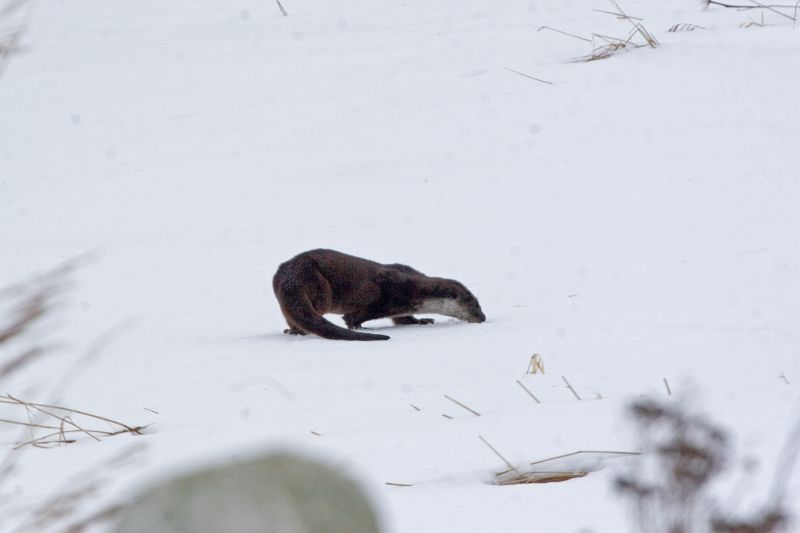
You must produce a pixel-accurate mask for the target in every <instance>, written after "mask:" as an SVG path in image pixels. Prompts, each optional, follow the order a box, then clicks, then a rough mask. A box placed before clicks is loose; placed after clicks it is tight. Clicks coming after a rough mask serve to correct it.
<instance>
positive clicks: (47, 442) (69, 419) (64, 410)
mask: <svg viewBox="0 0 800 533" xmlns="http://www.w3.org/2000/svg"><path fill="white" fill-rule="evenodd" d="M0 404H6V405H13V406H16V407H19V408H20V410H21V411H23V412H24V413H25V414H26V416H27V418H28V420H27V421H25V420H9V419H0V423H1V424H10V425H17V426H23V427H25V428H28V429H29V430H30V434H29V437H30V438H28V439H27V440H22V441H21V442H18V443H17V444H16V445H15V449H19V448H22V447H23V446H33V447H36V448H51V447H53V446H59V445H61V444H72V443H74V442H76V440H77V439H76V437H79V436H80V435H84V436H86V437H89V438H91V439H94V440H97V441H99V440H100V439H101V438H103V437H112V436H114V435H121V434H123V433H130V434H132V435H141V434H142V431H143V430H144V429H145V427H146V426H128V425H127V424H123V423H122V422H117V421H116V420H112V419H110V418H106V417H104V416H99V415H94V414H91V413H87V412H86V411H79V410H77V409H71V408H68V407H61V406H58V405H45V404H40V403H32V402H26V401H23V400H20V399H19V398H14V397H13V396H11V395H10V394H7V395H6V396H3V397H0ZM79 422H80V423H79ZM89 423H94V424H97V423H102V424H103V425H104V426H105V427H104V428H102V429H101V428H97V427H96V426H94V427H92V426H89V425H88V424H89ZM40 430H46V431H45V432H43V433H44V434H40V435H36V433H37V432H38V431H40Z"/></svg>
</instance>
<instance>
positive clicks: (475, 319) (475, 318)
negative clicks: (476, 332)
mask: <svg viewBox="0 0 800 533" xmlns="http://www.w3.org/2000/svg"><path fill="white" fill-rule="evenodd" d="M467 322H472V323H474V324H480V323H481V322H486V315H484V314H483V311H478V312H477V313H475V314H474V315H472V316H471V317H470V318H469V320H467Z"/></svg>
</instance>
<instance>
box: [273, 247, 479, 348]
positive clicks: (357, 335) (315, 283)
mask: <svg viewBox="0 0 800 533" xmlns="http://www.w3.org/2000/svg"><path fill="white" fill-rule="evenodd" d="M272 288H273V289H274V291H275V296H276V297H277V299H278V303H279V304H280V306H281V312H283V316H284V317H285V318H286V322H287V323H288V324H289V329H287V330H284V333H288V334H291V335H306V334H308V333H314V334H316V335H319V336H320V337H324V338H326V339H337V340H348V341H378V340H388V339H389V337H388V336H386V335H378V334H375V333H364V332H361V331H353V330H356V329H360V328H361V324H363V323H364V322H367V321H368V320H375V319H378V318H391V319H392V321H393V322H394V323H395V324H396V325H410V324H431V323H433V319H431V318H421V319H420V318H416V317H414V316H413V314H414V313H433V314H440V315H445V316H449V317H453V318H458V319H460V320H465V321H467V322H483V321H485V320H486V316H485V315H484V314H483V311H481V306H480V304H478V300H477V298H475V296H473V295H472V293H471V292H469V290H467V288H466V287H465V286H464V285H462V284H461V283H459V282H458V281H455V280H452V279H445V278H434V277H429V276H426V275H425V274H423V273H422V272H419V271H417V270H414V269H413V268H411V267H410V266H407V265H401V264H397V263H395V264H389V265H383V264H381V263H376V262H375V261H370V260H368V259H362V258H360V257H355V256H352V255H347V254H344V253H342V252H337V251H335V250H324V249H319V250H310V251H308V252H303V253H301V254H299V255H296V256H295V257H293V258H292V259H289V260H288V261H286V262H285V263H282V264H281V265H280V266H279V267H278V271H277V272H276V273H275V276H274V277H273V278H272ZM326 313H334V314H339V315H344V317H343V318H344V322H345V324H346V325H347V327H348V329H344V328H342V327H339V326H337V325H335V324H333V323H331V322H328V321H327V320H325V318H323V316H322V315H324V314H326Z"/></svg>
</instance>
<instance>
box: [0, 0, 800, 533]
mask: <svg viewBox="0 0 800 533" xmlns="http://www.w3.org/2000/svg"><path fill="white" fill-rule="evenodd" d="M282 3H283V5H284V6H285V8H286V10H287V12H288V14H289V15H288V16H287V17H283V16H281V14H280V12H279V10H278V8H277V6H276V5H274V4H273V3H271V2H254V1H251V0H241V1H237V2H211V1H207V0H206V1H196V0H193V1H191V2H190V1H187V0H175V1H173V2H170V3H169V6H165V5H164V4H163V2H155V1H152V0H140V1H137V2H131V1H120V2H104V1H99V0H82V1H80V2H78V1H75V0H62V1H53V2H46V3H44V2H43V3H40V4H38V5H36V6H35V7H36V11H35V12H34V13H33V16H32V17H31V20H30V26H29V29H28V31H27V32H26V33H25V35H24V38H23V43H22V44H23V48H22V50H21V51H20V52H19V53H18V54H16V55H15V56H13V57H12V60H11V62H10V64H9V67H8V69H7V71H6V72H5V74H4V76H3V77H2V79H0V257H2V261H0V281H2V282H3V283H2V284H3V285H6V284H9V283H12V282H16V281H19V280H23V279H25V278H26V277H28V276H29V275H31V274H32V273H35V272H40V271H43V270H46V269H48V268H51V267H52V266H54V265H56V264H58V263H59V262H60V261H63V260H65V259H67V258H70V257H74V256H77V255H79V254H82V253H85V252H89V253H90V254H91V256H92V257H93V259H92V260H91V261H90V262H88V264H86V265H84V266H82V267H81V268H79V269H78V271H77V272H76V275H75V288H74V289H73V291H72V292H71V293H70V295H69V296H70V297H69V302H70V304H69V305H67V306H65V307H63V308H60V309H59V311H58V313H59V315H58V317H59V320H58V324H59V329H58V331H57V334H56V333H53V334H52V336H53V337H54V338H57V339H59V340H61V341H64V342H66V343H67V344H66V347H65V348H63V349H61V350H60V351H58V352H57V353H56V354H54V355H53V356H51V357H50V358H47V359H44V360H42V361H40V362H39V363H37V364H35V365H32V366H31V367H30V368H29V369H27V371H26V372H24V373H23V374H20V375H18V376H17V377H16V378H15V379H13V380H10V381H7V382H4V383H2V384H0V385H2V387H3V389H2V390H1V391H0V392H3V393H6V392H7V393H10V394H12V395H17V396H21V395H25V394H29V395H31V397H35V398H36V399H42V398H44V397H47V395H48V391H51V390H52V388H53V387H60V390H62V389H63V390H62V392H61V394H60V395H59V398H58V401H59V402H60V404H63V405H69V406H74V407H75V408H79V409H83V410H86V411H90V412H93V413H97V414H100V415H103V416H107V417H111V418H114V419H117V420H121V421H124V422H126V423H128V424H142V425H144V424H151V426H150V428H149V430H148V433H147V434H146V435H145V436H141V437H135V438H134V437H128V436H118V437H112V438H108V439H105V440H103V441H102V442H100V443H96V442H91V441H81V442H79V443H77V444H75V445H70V446H64V447H59V448H55V449H50V450H39V449H26V450H24V451H23V452H22V453H19V454H17V455H16V457H17V459H16V464H17V469H16V470H15V472H14V473H13V474H12V475H11V476H9V477H8V478H7V480H6V482H5V486H4V487H0V488H2V491H0V493H2V494H6V495H7V496H6V497H4V498H3V500H0V506H5V508H6V510H5V511H3V512H2V513H0V528H2V530H3V531H13V530H14V529H15V528H18V527H20V528H22V529H23V530H25V528H27V529H29V530H30V529H31V528H32V526H31V524H32V523H33V522H32V520H34V518H35V517H34V515H33V513H34V511H35V510H36V509H37V508H39V507H41V506H42V505H43V504H44V503H45V502H46V501H47V500H48V499H49V498H52V497H53V496H55V495H57V494H60V493H63V492H64V491H65V490H69V489H70V488H74V487H76V486H79V485H81V484H82V483H89V484H94V485H96V487H97V490H96V492H94V493H93V494H92V495H90V496H89V497H87V498H84V499H83V500H82V501H80V502H79V505H78V506H77V507H76V508H75V509H74V511H73V512H72V513H71V514H69V515H68V516H66V517H63V518H60V519H53V520H51V521H49V522H47V523H46V524H44V525H43V526H42V527H44V526H46V528H49V529H41V528H39V527H37V528H33V529H38V530H48V531H49V530H52V531H59V530H62V529H63V528H64V527H66V526H67V525H69V524H70V523H72V522H75V521H76V520H78V519H79V518H81V517H85V516H88V515H89V514H91V513H92V512H94V511H97V510H99V509H102V508H104V507H106V506H108V505H111V504H114V503H116V502H118V501H121V499H124V498H126V497H128V496H130V495H131V494H133V493H134V492H135V490H136V489H137V488H139V487H141V486H144V485H147V484H148V483H149V482H150V481H151V480H153V479H156V478H158V477H160V476H163V475H165V473H168V472H171V471H174V470H175V469H179V468H182V467H183V466H185V465H186V464H197V463H200V464H202V463H203V462H204V461H209V460H212V459H216V458H219V457H225V456H232V455H235V454H239V453H243V450H250V449H253V448H260V447H266V448H276V449H285V448H289V449H298V450H301V451H303V452H305V453H309V454H312V455H314V456H316V457H320V458H323V459H324V460H326V461H329V462H332V463H334V464H339V465H344V466H345V467H346V468H347V469H348V471H350V472H351V473H352V475H354V476H355V477H357V478H358V479H359V480H360V481H361V483H362V485H363V486H364V487H365V490H366V491H367V492H368V493H369V494H370V496H371V497H372V498H374V499H375V501H376V504H377V505H378V509H379V512H380V514H381V516H382V517H383V519H384V525H385V528H386V531H389V532H395V533H404V532H415V533H425V532H441V531H458V532H460V533H468V532H473V531H474V532H485V531H503V532H507V533H513V532H517V531H519V532H522V531H531V530H541V531H552V532H560V531H564V532H575V531H593V532H596V533H599V532H619V531H624V530H625V528H626V527H627V526H626V524H627V516H626V513H625V507H624V505H623V504H622V502H621V501H620V498H619V496H618V495H616V494H614V493H613V490H612V488H611V481H612V479H613V476H614V472H613V468H608V469H604V470H602V471H599V472H596V473H593V474H591V475H589V476H587V477H585V478H581V479H576V480H572V481H568V482H564V483H557V484H546V485H530V486H509V487H497V486H493V485H490V484H488V483H487V480H488V479H490V478H491V475H492V473H494V472H497V471H500V470H503V469H504V468H505V467H504V465H503V463H502V461H500V460H499V459H498V458H497V457H496V456H495V455H494V454H493V453H492V452H491V451H490V450H489V449H488V448H487V447H486V446H485V445H484V444H483V443H482V442H481V441H480V440H479V439H478V435H481V436H483V437H484V438H486V439H487V440H488V441H489V442H491V443H492V445H493V446H494V447H495V448H497V449H498V450H500V451H501V452H502V453H503V455H504V456H505V457H506V458H508V459H509V460H511V461H512V462H520V463H522V462H525V461H532V460H538V459H543V458H546V457H551V456H556V455H560V454H563V453H569V452H572V451H576V450H634V449H636V446H637V442H636V439H635V432H634V431H633V428H632V427H631V425H630V424H629V421H628V420H627V419H626V418H625V416H624V408H625V406H626V405H627V404H628V403H629V402H630V401H631V400H632V399H635V398H638V397H640V395H642V394H652V395H656V396H658V397H660V398H662V399H667V396H666V392H665V389H664V383H663V380H664V378H666V379H667V380H668V382H669V383H670V385H671V386H672V388H673V390H674V391H675V392H676V393H681V394H689V395H691V396H694V397H696V398H697V401H696V403H695V404H692V405H694V407H693V408H695V409H698V410H701V409H702V410H704V411H706V412H708V413H710V414H711V415H713V417H714V418H715V419H716V420H718V421H719V422H720V423H722V424H724V425H725V426H726V427H727V428H728V429H729V430H730V431H731V432H732V434H733V435H734V436H735V437H736V439H735V441H736V442H735V443H736V447H737V453H738V454H739V457H756V458H758V459H759V464H760V469H759V470H758V472H757V473H756V474H754V476H755V477H756V479H755V480H754V483H753V488H752V489H751V491H749V493H748V494H747V497H748V498H750V499H753V500H755V501H758V500H759V499H760V498H763V497H764V494H765V493H764V492H763V491H762V492H761V493H759V490H760V489H761V488H763V487H764V486H766V484H767V483H768V481H769V479H770V477H771V476H772V469H773V467H774V464H775V457H776V455H777V453H778V450H779V449H780V447H781V446H782V444H783V441H784V439H785V437H786V435H787V433H788V431H789V428H790V426H791V424H792V423H793V421H794V420H795V419H796V418H797V417H798V416H800V412H799V411H798V392H797V383H800V368H799V367H798V359H797V357H798V350H799V349H800V333H798V329H797V327H796V317H797V316H798V315H800V300H799V299H798V294H800V286H799V285H800V263H799V261H800V248H799V246H800V244H799V242H800V241H798V239H797V236H796V233H797V228H798V227H800V214H799V213H798V210H797V198H798V197H799V196H798V193H800V185H798V181H797V176H798V175H800V159H798V158H797V147H798V142H799V141H800V110H799V108H798V106H797V105H796V103H797V102H796V101H797V95H798V94H800V76H798V75H797V73H796V69H795V68H793V65H794V62H793V61H794V58H795V57H797V54H798V53H800V33H798V32H797V31H795V30H794V29H793V28H792V23H791V21H787V20H786V19H783V18H781V17H778V16H777V15H774V14H771V13H767V14H766V15H765V19H766V22H768V23H770V24H771V25H769V26H766V27H763V28H762V27H749V28H742V27H740V24H742V23H743V22H747V21H748V20H751V19H756V17H757V15H755V14H753V13H748V12H736V11H733V10H725V9H709V10H702V9H701V8H700V6H699V5H698V4H697V2H694V1H690V0H686V1H673V2H660V3H653V2H645V1H643V0H627V1H625V2H624V4H623V7H624V8H625V9H626V11H627V12H628V13H629V14H631V15H635V16H639V17H642V18H644V25H645V26H646V27H647V29H648V30H650V31H651V32H652V33H653V34H655V35H656V37H657V38H658V39H659V41H660V43H661V46H659V47H658V48H655V49H650V48H639V49H636V50H632V51H628V52H620V53H618V54H616V55H615V56H614V57H611V58H610V59H607V60H604V61H597V62H591V63H575V62H571V61H570V60H571V59H573V58H576V57H580V56H585V55H587V54H588V53H590V52H591V48H590V46H589V44H588V43H585V42H583V41H580V40H578V39H573V38H570V37H567V36H564V35H560V34H558V33H555V32H552V31H547V30H542V31H537V28H539V27H541V26H550V27H554V28H557V29H560V30H563V31H568V32H571V33H577V34H580V35H583V36H585V35H589V34H590V33H592V32H596V33H602V34H611V35H624V34H626V33H627V31H628V28H627V26H626V22H624V21H618V20H615V19H614V18H613V17H611V16H608V15H603V14H601V13H597V12H594V11H592V8H598V9H608V8H609V6H608V5H607V4H605V3H603V2H591V3H590V2H571V1H570V2H567V1H556V0H538V1H526V2H503V3H501V4H500V5H493V4H489V3H486V2H478V1H476V0H463V1H460V2H450V1H447V0H427V1H425V2H423V1H420V0H407V1H402V2H401V1H398V0H389V1H386V2H381V3H376V2H367V1H366V0H328V1H325V2H323V1H318V0H313V1H309V2H304V3H301V2H297V3H295V2H293V1H291V0H286V1H284V2H282ZM759 20H760V19H759ZM0 22H1V20H0ZM680 22H691V23H694V24H697V25H700V26H703V27H705V28H706V29H705V30H696V31H693V32H675V33H670V32H667V29H668V28H669V27H671V26H672V25H674V24H676V23H680ZM508 69H512V70H515V71H518V72H522V73H524V74H527V75H530V76H534V77H536V78H540V79H544V80H546V81H549V82H551V83H552V85H548V84H546V83H541V82H538V81H535V80H531V79H528V78H525V77H523V76H520V75H518V74H516V73H514V72H511V71H509V70H508ZM316 247H328V248H333V249H338V250H341V251H344V252H347V253H351V254H355V255H358V256H361V257H366V258H369V259H373V260H377V261H381V262H385V263H392V262H401V263H404V264H409V265H411V266H413V267H414V268H416V269H419V270H421V271H422V272H425V273H426V274H431V275H440V276H446V277H451V278H455V279H458V280H459V281H461V282H463V283H464V284H465V285H466V286H467V287H468V288H469V289H470V290H471V291H472V292H473V293H474V294H475V295H476V296H477V297H478V298H479V300H480V302H481V306H482V308H483V310H484V312H485V313H486V315H487V317H488V321H487V322H486V323H484V324H466V323H461V322H457V321H455V320H448V319H446V318H443V317H438V318H439V319H438V320H437V323H436V324H434V325H429V326H409V327H391V326H390V323H389V322H388V321H383V322H376V323H373V324H370V326H372V327H375V328H378V329H380V331H381V333H386V334H388V335H390V336H391V337H392V338H391V340H389V341H387V342H381V343H345V342H332V341H325V340H322V339H319V338H313V337H305V338H290V337H288V336H284V335H282V334H281V331H282V330H283V328H284V327H285V324H284V322H283V319H282V316H281V314H280V310H279V309H278V306H277V303H276V302H275V300H274V296H273V295H272V289H271V286H270V282H271V277H272V274H273V273H274V270H275V269H276V268H277V265H278V264H279V263H280V262H282V261H284V260H286V259H288V258H289V257H291V256H293V255H294V254H296V253H299V252H301V251H304V250H307V249H310V248H316ZM114 328H117V329H114ZM110 330H113V331H115V332H117V333H115V334H114V335H113V337H114V340H113V342H111V343H110V344H109V345H108V346H106V347H105V348H104V349H103V350H102V354H101V355H99V356H98V357H96V358H93V359H91V360H88V361H83V362H81V359H80V358H81V356H82V354H83V353H85V351H86V350H87V349H88V348H89V346H90V345H91V343H92V341H93V340H94V339H96V338H98V337H99V336H101V335H103V334H104V333H106V332H108V331H110ZM533 353H539V354H541V356H542V359H543V361H544V365H545V370H546V373H545V374H544V375H526V374H525V368H526V366H527V364H528V361H529V359H530V356H531V355H532V354H533ZM76 361H77V363H76ZM76 364H77V365H78V366H77V367H75V366H74V365H76ZM70 368H73V369H75V368H77V372H74V371H70V370H69V369H70ZM63 372H72V373H71V374H70V376H71V377H70V378H69V383H68V384H67V385H66V386H64V385H63V384H62V385H58V383H59V381H60V380H61V377H62V373H63ZM781 375H784V376H786V378H787V379H788V383H787V382H786V381H784V380H783V379H780V378H779V377H778V376H781ZM562 376H565V377H566V378H567V379H568V380H569V382H570V383H571V384H572V385H573V386H574V387H575V389H576V391H577V392H578V394H579V395H580V396H581V397H582V401H578V400H576V399H575V398H574V396H573V395H572V393H571V392H570V391H569V390H568V389H566V388H565V387H564V383H563V381H562ZM516 380H521V381H522V382H523V383H524V384H526V386H528V387H529V388H531V390H533V391H534V393H535V394H536V395H537V397H538V398H539V399H540V400H541V401H542V403H541V404H536V403H535V402H533V401H532V400H531V398H530V397H528V396H527V395H526V394H525V393H524V391H522V390H521V389H520V387H519V386H518V385H517V384H516V383H515V381H516ZM445 394H446V395H449V396H451V397H452V398H455V399H457V400H459V401H461V402H463V403H464V404H466V405H467V406H469V407H471V408H472V409H475V410H476V411H478V412H479V413H480V414H481V416H480V417H477V416H474V415H472V414H470V413H469V412H467V411H466V410H464V409H462V408H460V407H458V406H457V405H455V404H454V403H452V402H450V401H449V400H447V399H446V398H444V395H445ZM31 399H33V398H31ZM411 404H413V405H414V406H416V407H418V408H419V409H420V410H419V411H417V410H415V409H414V408H413V407H412V406H411ZM147 409H149V410H152V411H156V412H157V414H156V413H153V412H151V411H149V410H147ZM445 414H446V415H448V416H450V417H452V419H448V418H445V417H443V416H442V415H445ZM0 430H2V431H1V432H0V442H2V446H3V453H5V452H6V451H7V450H8V449H9V448H10V447H11V446H12V445H13V443H14V442H16V439H17V437H18V431H17V430H16V429H14V430H8V429H7V428H0ZM312 432H316V433H318V434H319V435H315V434H313V433H312ZM131 446H134V447H135V449H136V450H137V452H136V453H135V455H134V459H133V460H131V461H129V462H119V461H116V460H115V459H114V458H115V457H117V456H118V454H120V453H122V452H123V451H125V450H128V449H129V447H131ZM387 482H389V483H406V484H413V485H414V486H413V487H396V486H389V485H386V484H385V483H387ZM726 490H727V489H726ZM793 490H794V492H793V494H796V493H797V484H796V483H795V484H794V486H793ZM9 494H10V495H11V497H9V496H8V495H9ZM0 509H2V507H0ZM59 528H60V529H59ZM94 529H96V530H98V531H101V530H102V527H101V526H96V527H95V528H94Z"/></svg>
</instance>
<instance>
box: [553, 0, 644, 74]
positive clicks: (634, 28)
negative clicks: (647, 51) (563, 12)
mask: <svg viewBox="0 0 800 533" xmlns="http://www.w3.org/2000/svg"><path fill="white" fill-rule="evenodd" d="M610 2H611V5H613V6H614V8H615V9H616V11H602V10H595V11H598V12H600V13H603V14H606V15H613V16H614V17H616V18H617V19H619V20H624V21H627V22H628V23H629V24H630V25H631V29H630V30H629V31H628V34H627V36H625V37H612V36H609V35H603V34H600V33H592V35H591V37H588V38H587V37H581V36H579V35H575V34H572V33H568V32H565V31H561V30H557V29H555V28H551V27H550V26H542V27H540V28H539V31H541V30H544V29H547V30H551V31H556V32H558V33H561V34H564V35H568V36H570V37H575V38H576V39H580V40H582V41H586V42H588V43H590V45H591V50H592V51H591V53H590V54H588V55H585V56H581V57H578V58H575V59H574V61H575V62H577V63H588V62H590V61H598V60H600V59H608V58H609V57H611V56H612V55H614V54H616V53H617V52H619V51H620V50H632V49H636V48H644V47H650V48H656V47H657V46H658V45H659V42H658V40H657V39H656V38H655V36H654V35H653V34H652V33H650V32H649V31H648V30H647V29H646V28H645V27H644V25H643V24H642V22H641V21H642V19H640V18H638V17H632V16H630V15H628V14H626V13H625V12H624V11H623V10H622V8H621V7H620V6H619V4H618V3H617V2H616V1H615V0H610Z"/></svg>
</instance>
